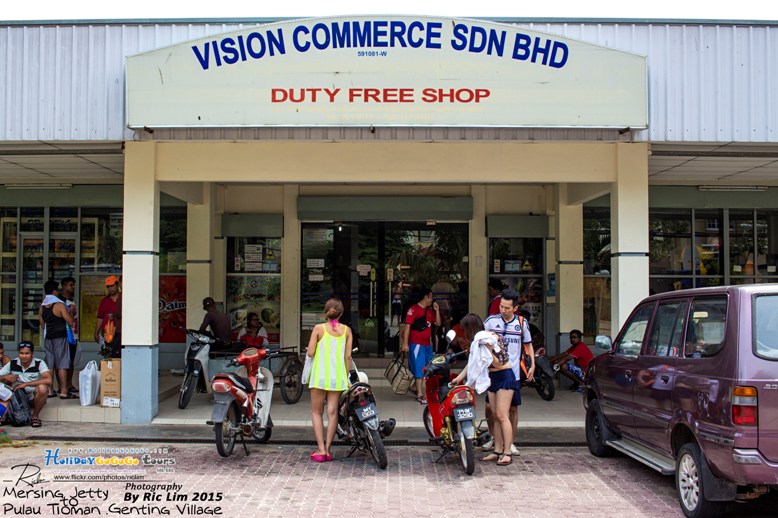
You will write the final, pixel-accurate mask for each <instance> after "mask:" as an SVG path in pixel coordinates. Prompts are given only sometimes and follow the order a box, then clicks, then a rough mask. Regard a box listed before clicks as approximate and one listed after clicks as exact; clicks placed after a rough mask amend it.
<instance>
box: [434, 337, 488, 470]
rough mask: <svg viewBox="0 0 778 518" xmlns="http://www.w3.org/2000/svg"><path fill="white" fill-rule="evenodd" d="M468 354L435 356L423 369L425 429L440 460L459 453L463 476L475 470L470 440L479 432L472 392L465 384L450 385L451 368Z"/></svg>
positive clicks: (452, 376)
mask: <svg viewBox="0 0 778 518" xmlns="http://www.w3.org/2000/svg"><path fill="white" fill-rule="evenodd" d="M466 354H467V353H466V352H465V351H460V352H458V353H448V354H446V355H438V356H435V357H434V358H432V360H430V362H429V364H427V366H426V367H424V379H425V380H426V385H427V389H426V394H427V406H426V407H425V408H424V427H425V428H426V429H427V433H428V434H429V436H430V438H431V439H432V440H434V441H435V442H436V443H437V444H438V445H439V446H440V447H441V448H442V449H443V453H441V455H440V457H438V459H437V460H435V462H438V461H439V460H441V459H442V458H443V457H444V456H445V455H446V454H448V453H449V452H454V451H455V452H457V453H459V461H460V463H461V464H462V468H463V469H464V470H465V473H466V474H468V475H472V474H473V471H474V470H475V451H474V445H473V441H474V440H475V438H476V436H477V435H478V432H477V430H476V425H475V419H476V414H475V391H474V390H473V389H472V388H470V387H468V386H465V385H456V386H453V387H452V386H449V382H450V381H451V380H452V379H453V378H454V375H453V374H452V373H451V365H452V364H453V363H454V362H456V361H457V360H459V359H462V358H464V357H465V355H466Z"/></svg>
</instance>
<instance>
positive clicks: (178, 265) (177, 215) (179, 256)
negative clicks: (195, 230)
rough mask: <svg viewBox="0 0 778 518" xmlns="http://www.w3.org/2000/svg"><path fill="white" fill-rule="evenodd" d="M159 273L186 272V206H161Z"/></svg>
mask: <svg viewBox="0 0 778 518" xmlns="http://www.w3.org/2000/svg"><path fill="white" fill-rule="evenodd" d="M159 273H186V207H162V208H160V211H159Z"/></svg>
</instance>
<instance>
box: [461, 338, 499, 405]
mask: <svg viewBox="0 0 778 518" xmlns="http://www.w3.org/2000/svg"><path fill="white" fill-rule="evenodd" d="M482 343H484V344H490V345H491V346H492V347H495V346H497V347H499V345H498V344H497V339H496V338H495V337H494V335H493V334H492V333H490V332H489V331H479V332H478V333H476V335H475V338H474V339H473V343H471V344H470V355H469V356H468V358H467V385H468V386H469V387H473V388H474V389H475V391H476V392H478V393H479V394H483V393H484V392H486V390H487V389H488V388H489V385H491V384H492V381H491V380H490V379H489V366H490V365H491V364H492V353H491V351H490V350H489V349H488V348H487V347H484V346H482V345H481V344H482Z"/></svg>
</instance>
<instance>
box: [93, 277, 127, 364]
mask: <svg viewBox="0 0 778 518" xmlns="http://www.w3.org/2000/svg"><path fill="white" fill-rule="evenodd" d="M105 287H106V289H107V290H108V296H106V297H103V300H101V301H100V305H99V306H98V308H97V322H95V342H98V343H99V342H100V338H101V337H102V338H103V339H104V340H105V343H106V344H108V345H109V346H110V347H111V358H120V357H121V351H122V349H121V331H122V330H121V327H120V325H119V297H120V295H119V277H117V276H116V275H111V276H109V277H106V278H105ZM109 322H113V326H114V335H113V337H111V336H105V330H106V328H107V326H108V324H109ZM109 338H110V340H109Z"/></svg>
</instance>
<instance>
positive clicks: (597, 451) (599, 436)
mask: <svg viewBox="0 0 778 518" xmlns="http://www.w3.org/2000/svg"><path fill="white" fill-rule="evenodd" d="M611 436H613V432H611V431H610V429H609V428H608V425H606V424H605V418H604V417H603V415H602V409H601V408H600V402H599V401H598V400H596V399H593V400H591V401H590V402H589V408H588V409H587V410H586V445H587V446H588V447H589V451H590V452H591V454H592V455H594V456H595V457H610V456H612V455H613V454H614V453H615V451H614V450H613V448H611V447H610V446H608V445H607V444H606V443H605V441H606V440H608V438H609V437H611Z"/></svg>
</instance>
